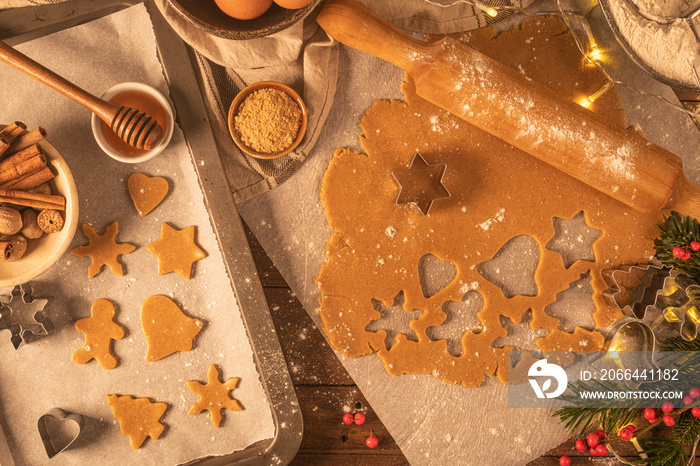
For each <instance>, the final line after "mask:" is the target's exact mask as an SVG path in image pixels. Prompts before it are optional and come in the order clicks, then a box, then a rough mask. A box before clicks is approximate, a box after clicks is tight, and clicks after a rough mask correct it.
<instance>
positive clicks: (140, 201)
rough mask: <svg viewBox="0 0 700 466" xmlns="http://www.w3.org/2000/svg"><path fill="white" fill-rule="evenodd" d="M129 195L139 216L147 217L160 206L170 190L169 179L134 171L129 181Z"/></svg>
mask: <svg viewBox="0 0 700 466" xmlns="http://www.w3.org/2000/svg"><path fill="white" fill-rule="evenodd" d="M128 186H129V195H130V196H131V200H132V201H133V202H134V207H136V211H137V212H138V214H139V217H145V216H146V215H148V213H149V212H151V211H152V210H153V209H155V208H156V207H158V204H160V203H161V202H162V201H163V199H165V196H167V194H168V191H169V190H170V185H169V184H168V180H166V179H165V178H163V177H162V176H153V177H151V176H148V175H144V174H143V173H134V174H133V175H131V176H130V177H129V181H128Z"/></svg>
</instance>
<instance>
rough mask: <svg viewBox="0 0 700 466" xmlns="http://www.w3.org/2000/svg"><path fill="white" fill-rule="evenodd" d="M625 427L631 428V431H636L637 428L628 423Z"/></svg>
mask: <svg viewBox="0 0 700 466" xmlns="http://www.w3.org/2000/svg"><path fill="white" fill-rule="evenodd" d="M627 429H629V430H631V431H632V432H637V428H636V427H634V426H633V425H632V424H630V425H628V426H627Z"/></svg>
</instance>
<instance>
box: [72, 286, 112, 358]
mask: <svg viewBox="0 0 700 466" xmlns="http://www.w3.org/2000/svg"><path fill="white" fill-rule="evenodd" d="M115 312H116V309H115V308H114V304H112V303H111V302H110V301H109V300H107V299H98V300H97V301H95V302H94V303H92V308H91V309H90V317H86V318H84V319H80V320H78V321H77V322H76V323H75V329H76V330H77V331H78V332H80V333H84V334H85V344H84V345H83V347H82V348H80V349H79V350H77V351H76V352H75V353H73V362H75V363H76V364H85V363H86V362H88V361H90V360H91V359H95V360H96V361H97V362H98V363H99V364H100V366H102V367H103V368H104V369H114V368H115V367H117V359H116V358H115V357H114V355H112V353H111V346H112V340H121V339H122V338H124V329H123V328H122V327H121V326H120V325H119V324H117V323H116V322H114V314H115Z"/></svg>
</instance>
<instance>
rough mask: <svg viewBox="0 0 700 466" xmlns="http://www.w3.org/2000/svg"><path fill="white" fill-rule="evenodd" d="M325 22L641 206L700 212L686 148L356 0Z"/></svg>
mask: <svg viewBox="0 0 700 466" xmlns="http://www.w3.org/2000/svg"><path fill="white" fill-rule="evenodd" d="M317 22H318V24H319V25H320V26H321V27H322V28H323V29H324V30H325V31H326V32H327V33H328V34H329V35H330V36H331V37H333V38H335V39H336V40H338V41H339V42H342V43H343V44H345V45H348V46H350V47H353V48H356V49H358V50H361V51H363V52H367V53H369V54H371V55H374V56H376V57H379V58H382V59H384V60H387V61H389V62H390V63H393V64H395V65H397V66H399V67H401V68H402V69H404V70H406V72H407V73H408V75H409V76H410V77H411V78H412V79H413V81H414V82H415V85H416V93H417V94H418V95H419V96H421V97H423V98H424V99H426V100H428V101H430V102H432V103H433V104H435V105H437V106H439V107H441V108H442V109H444V110H447V111H448V112H450V113H452V114H454V115H456V116H458V117H460V118H462V119H463V120H466V121H467V122H469V123H471V124H472V125H474V126H476V127H477V128H480V129H482V130H484V131H486V132H488V133H490V134H492V135H494V136H496V137H498V138H500V139H502V140H504V141H506V142H508V143H509V144H511V145H513V146H515V147H517V148H518V149H520V150H522V151H524V152H527V153H529V154H531V155H533V156H535V157H537V158H538V159H540V160H541V161H543V162H545V163H548V164H550V165H552V166H554V167H556V168H558V169H559V170H561V171H563V172H565V173H567V174H569V175H571V176H573V177H574V178H576V179H578V180H580V181H582V182H584V183H586V184H588V185H589V186H591V187H593V188H595V189H597V190H599V191H601V192H603V193H605V194H608V195H609V196H611V197H613V198H615V199H617V200H618V201H620V202H623V203H624V204H626V205H628V206H630V207H632V208H633V209H636V210H638V211H640V212H644V213H647V214H651V213H654V212H658V211H659V210H662V209H670V208H673V209H674V210H676V211H678V212H680V213H683V214H686V215H689V216H691V217H695V218H700V188H699V187H698V186H696V185H694V184H693V183H692V182H691V181H690V180H688V178H686V177H685V175H684V174H683V165H682V161H681V160H680V159H679V158H678V157H677V156H675V155H673V154H672V153H670V152H668V151H667V150H665V149H662V148H661V147H658V146H656V145H654V144H652V143H650V142H649V141H647V140H646V139H644V138H643V137H641V136H639V135H637V134H635V133H634V132H632V131H628V130H625V129H623V128H620V127H618V126H615V125H613V124H612V123H610V122H608V121H607V120H605V119H604V118H603V117H601V116H599V115H597V114H595V113H593V112H592V111H590V110H588V109H585V108H583V107H581V106H580V105H578V104H576V103H574V102H571V101H569V100H566V99H564V98H562V97H561V96H559V95H557V94H556V93H554V92H553V91H551V90H550V89H548V88H546V87H545V86H543V85H541V84H538V83H536V82H534V81H531V80H529V79H528V78H526V77H525V76H523V75H522V74H520V73H518V72H517V71H515V70H512V69H510V68H508V67H507V66H505V65H502V64H501V63H498V62H497V61H495V60H493V59H491V58H489V57H487V56H486V55H484V54H482V53H480V52H478V51H476V50H474V49H473V48H471V47H469V46H467V45H465V44H462V43H460V42H458V41H456V40H454V39H452V38H450V37H445V38H442V39H440V40H437V41H435V42H423V41H420V40H417V39H414V38H412V37H410V36H408V35H406V34H405V33H403V32H401V31H399V30H398V29H397V28H395V27H393V26H392V25H390V24H389V23H388V22H387V21H385V20H384V19H382V18H381V17H380V16H378V15H377V14H375V13H374V12H372V11H370V10H369V9H367V8H365V7H364V6H362V5H360V4H358V3H356V2H354V1H352V0H326V2H325V4H324V6H323V8H322V9H321V12H320V13H319V15H318V18H317Z"/></svg>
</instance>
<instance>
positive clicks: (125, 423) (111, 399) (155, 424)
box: [106, 395, 168, 449]
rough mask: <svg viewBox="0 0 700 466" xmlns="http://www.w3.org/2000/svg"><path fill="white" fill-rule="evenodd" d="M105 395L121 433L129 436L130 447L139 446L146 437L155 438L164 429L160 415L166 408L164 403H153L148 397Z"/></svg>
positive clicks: (135, 447)
mask: <svg viewBox="0 0 700 466" xmlns="http://www.w3.org/2000/svg"><path fill="white" fill-rule="evenodd" d="M106 397H107V404H108V405H109V406H111V407H112V414H113V416H114V419H116V420H118V421H119V427H120V429H121V433H122V434H124V435H128V436H129V441H130V442H131V448H133V449H137V448H139V447H140V446H141V444H142V443H143V441H144V440H146V437H151V438H152V439H153V440H156V439H157V438H158V437H160V434H162V433H163V430H165V426H164V425H163V424H161V422H160V417H161V416H162V415H163V413H165V410H166V409H168V405H167V404H166V403H160V402H155V403H154V402H151V400H149V399H148V398H133V397H132V396H131V395H124V396H120V395H106Z"/></svg>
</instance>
